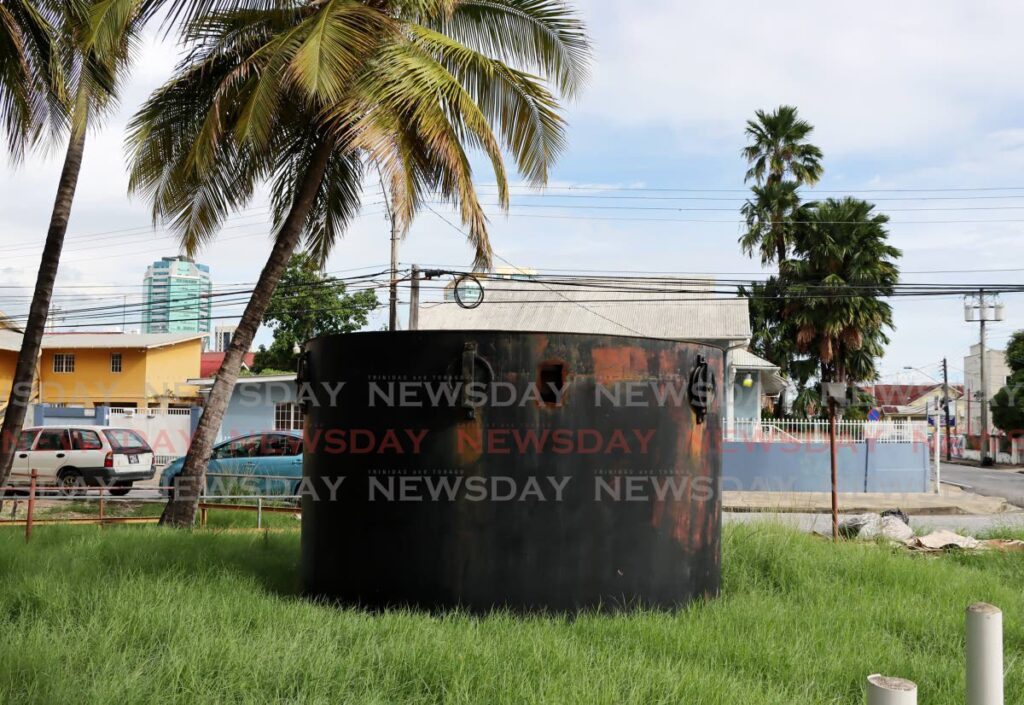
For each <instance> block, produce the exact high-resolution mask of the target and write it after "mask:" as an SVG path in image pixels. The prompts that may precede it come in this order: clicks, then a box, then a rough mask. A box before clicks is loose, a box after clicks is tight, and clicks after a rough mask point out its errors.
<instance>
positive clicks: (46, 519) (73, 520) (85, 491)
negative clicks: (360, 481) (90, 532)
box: [0, 470, 302, 541]
mask: <svg viewBox="0 0 1024 705" xmlns="http://www.w3.org/2000/svg"><path fill="white" fill-rule="evenodd" d="M29 477H30V480H29V484H28V485H24V486H22V485H19V486H12V487H0V492H2V494H0V509H2V505H3V503H5V502H12V503H13V509H14V510H15V511H12V513H11V514H12V517H11V518H10V519H2V518H0V527H3V526H23V527H25V540H26V541H28V540H30V539H31V538H32V529H33V527H35V526H42V525H48V524H97V525H99V526H106V525H108V524H155V523H157V522H159V521H160V518H159V517H156V516H152V517H150V516H118V515H117V514H116V513H115V514H111V513H110V512H109V510H110V508H111V506H112V505H116V504H118V503H133V504H145V503H150V504H152V503H159V504H164V503H166V502H167V498H166V496H157V497H128V496H124V495H121V494H117V495H115V494H113V492H112V490H113V489H116V488H111V487H105V486H102V485H101V486H97V487H91V486H79V487H75V488H73V489H72V490H70V491H68V490H67V488H62V487H59V486H57V485H52V484H44V483H43V482H41V481H40V478H39V473H38V471H36V470H32V472H31V474H30V476H29ZM145 489H147V490H158V491H162V494H163V492H166V491H167V490H170V489H173V488H169V487H147V488H145ZM14 493H17V494H14ZM301 498H302V497H301V495H291V494H263V495H258V494H247V495H240V494H232V495H205V494H204V495H203V496H202V497H201V498H200V501H199V504H198V509H199V516H198V520H199V521H198V523H199V526H200V527H201V528H205V527H206V524H207V516H208V514H209V512H210V510H218V511H220V510H225V511H244V512H255V513H256V527H255V528H257V529H262V528H263V516H264V514H301V511H302V510H301V507H300V506H299V505H298V501H299V500H301ZM22 501H24V502H25V503H26V514H25V516H24V518H15V516H14V515H15V513H16V510H17V505H18V503H19V502H22ZM41 501H42V502H54V501H57V502H59V501H66V502H82V501H94V502H96V503H97V513H96V515H95V516H85V517H82V516H74V517H68V516H49V515H45V514H44V515H43V516H40V515H39V508H38V506H37V505H38V503H39V502H41ZM46 509H52V507H46Z"/></svg>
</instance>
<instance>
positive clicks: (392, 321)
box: [385, 197, 398, 332]
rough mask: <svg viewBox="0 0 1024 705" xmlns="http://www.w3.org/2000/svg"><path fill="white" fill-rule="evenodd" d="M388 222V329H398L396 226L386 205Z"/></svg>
mask: <svg viewBox="0 0 1024 705" xmlns="http://www.w3.org/2000/svg"><path fill="white" fill-rule="evenodd" d="M385 198H386V197H385ZM388 222H389V223H390V224H391V284H390V285H389V287H388V289H389V291H388V330H389V331H392V332H393V331H396V330H398V228H397V227H395V215H394V213H392V212H391V206H390V205H389V206H388Z"/></svg>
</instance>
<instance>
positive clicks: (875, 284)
mask: <svg viewBox="0 0 1024 705" xmlns="http://www.w3.org/2000/svg"><path fill="white" fill-rule="evenodd" d="M807 217H808V220H807V221H806V223H805V224H804V225H802V226H801V227H800V228H798V230H797V237H796V241H795V243H794V248H795V251H796V254H797V255H798V256H797V257H795V258H794V259H791V260H787V261H786V262H784V263H783V268H782V273H781V274H782V278H783V280H784V281H785V282H787V298H788V299H789V300H788V302H787V305H786V311H785V316H786V318H787V319H788V320H789V321H790V322H791V324H792V326H793V328H794V329H795V336H796V337H795V343H796V347H797V349H798V351H800V352H802V353H806V354H808V355H809V356H810V359H811V360H814V361H815V362H816V366H817V367H818V372H819V377H820V379H821V381H822V382H847V383H854V382H864V381H868V380H872V379H875V378H876V377H877V371H876V367H875V360H876V359H877V358H878V357H880V356H881V354H882V350H883V347H884V345H885V344H886V343H888V342H889V339H888V337H887V336H886V333H885V331H886V329H891V328H892V327H893V322H892V306H890V305H889V304H888V303H887V302H886V301H885V300H884V298H883V297H886V296H889V295H891V294H892V292H893V286H894V285H895V284H896V283H897V281H898V280H899V269H898V267H897V265H896V260H897V259H899V257H900V256H901V254H902V253H901V252H900V250H898V249H897V248H895V247H893V246H892V245H890V244H888V232H887V231H886V227H885V225H886V223H887V222H888V221H889V218H888V216H886V215H883V214H880V213H875V212H874V206H873V205H872V204H870V203H867V202H866V201H862V200H860V199H855V198H843V199H828V200H826V201H824V202H822V203H820V204H819V205H818V206H817V207H816V208H814V209H813V210H812V211H810V213H809V215H808V216H807Z"/></svg>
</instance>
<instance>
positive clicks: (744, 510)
mask: <svg viewBox="0 0 1024 705" xmlns="http://www.w3.org/2000/svg"><path fill="white" fill-rule="evenodd" d="M893 508H894V509H895V507H893ZM900 509H902V510H903V511H904V512H906V514H907V515H908V516H948V515H950V514H962V515H964V516H978V515H977V514H976V513H975V512H968V511H964V510H963V509H962V508H961V507H958V506H956V505H953V504H951V505H948V506H935V507H918V508H911V509H907V508H904V507H900ZM722 511H723V512H729V513H730V514H831V513H832V509H831V508H828V507H813V506H804V507H794V506H785V507H784V506H774V507H772V506H760V507H755V506H733V507H730V506H726V505H724V504H723V505H722ZM877 511H878V508H877V507H858V506H856V505H854V506H842V507H839V513H840V514H869V513H875V512H877ZM1011 511H1012V510H1011ZM1005 513H1007V512H994V513H992V514H990V515H987V516H999V515H1000V514H1005Z"/></svg>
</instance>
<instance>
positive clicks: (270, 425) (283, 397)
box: [189, 374, 302, 441]
mask: <svg viewBox="0 0 1024 705" xmlns="http://www.w3.org/2000/svg"><path fill="white" fill-rule="evenodd" d="M189 384H195V385H196V386H198V387H199V393H200V395H201V396H204V397H205V396H206V395H207V394H209V393H210V389H211V388H212V387H213V378H212V377H207V378H203V379H190V380H189ZM296 393H297V388H296V384H295V375H294V374H290V375H263V376H258V375H257V376H252V377H239V378H238V381H237V382H236V383H235V388H234V390H233V391H232V393H231V401H230V402H229V403H228V408H227V410H226V411H225V412H224V420H223V421H222V422H221V426H220V433H218V434H217V440H218V441H222V440H226V439H228V438H236V437H238V436H246V435H250V434H254V433H264V432H266V431H301V430H302V411H301V410H300V409H299V406H298V404H296Z"/></svg>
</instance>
